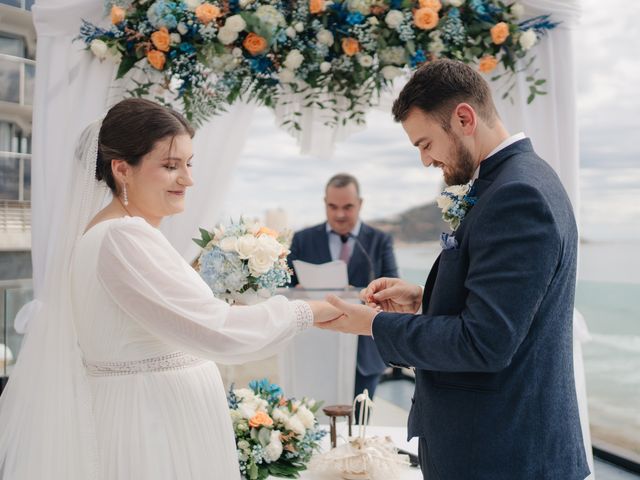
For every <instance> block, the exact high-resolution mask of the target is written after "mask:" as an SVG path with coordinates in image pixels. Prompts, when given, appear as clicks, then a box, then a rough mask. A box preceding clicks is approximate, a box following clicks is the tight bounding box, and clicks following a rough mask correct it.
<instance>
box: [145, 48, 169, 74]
mask: <svg viewBox="0 0 640 480" xmlns="http://www.w3.org/2000/svg"><path fill="white" fill-rule="evenodd" d="M147 61H148V62H149V63H150V64H151V66H152V67H153V68H155V69H156V70H162V69H163V68H164V64H165V62H166V61H167V57H165V56H164V53H162V52H160V51H158V50H149V51H148V52H147Z"/></svg>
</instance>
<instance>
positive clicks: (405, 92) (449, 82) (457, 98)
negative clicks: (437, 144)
mask: <svg viewBox="0 0 640 480" xmlns="http://www.w3.org/2000/svg"><path fill="white" fill-rule="evenodd" d="M460 103H468V104H469V105H471V106H472V107H473V108H474V109H475V110H476V112H477V113H478V115H479V116H480V117H481V118H482V119H483V120H484V121H485V122H487V123H488V124H489V125H490V126H492V125H493V123H494V121H495V119H496V118H497V117H498V113H497V112H496V107H495V105H494V103H493V98H492V97H491V91H490V90H489V85H488V84H487V82H486V81H485V80H484V78H482V76H481V75H480V74H479V73H478V72H476V71H475V70H474V69H473V68H471V67H469V66H468V65H465V64H464V63H462V62H459V61H456V60H448V59H440V60H434V61H432V62H428V63H425V64H424V65H423V66H422V67H420V68H419V69H418V70H416V72H415V73H414V74H413V77H411V79H410V80H409V81H408V82H407V84H406V85H405V86H404V88H403V89H402V91H401V92H400V95H399V96H398V98H397V99H396V101H395V102H394V103H393V109H392V112H393V117H394V119H395V121H396V122H402V121H404V120H405V119H406V118H407V116H408V115H409V111H410V110H411V109H412V108H414V107H415V108H419V109H420V110H422V111H423V112H425V113H427V114H430V115H432V116H434V117H435V118H436V119H437V120H439V121H440V123H441V124H442V128H443V129H444V130H445V131H447V132H448V131H449V130H450V128H451V127H450V123H449V122H450V120H451V114H452V112H453V110H454V108H455V107H456V105H458V104H460Z"/></svg>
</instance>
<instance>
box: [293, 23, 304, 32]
mask: <svg viewBox="0 0 640 480" xmlns="http://www.w3.org/2000/svg"><path fill="white" fill-rule="evenodd" d="M293 28H295V29H296V32H298V33H301V32H304V23H302V22H298V23H296V24H295V25H294V26H293Z"/></svg>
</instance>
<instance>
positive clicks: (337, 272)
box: [293, 260, 349, 290]
mask: <svg viewBox="0 0 640 480" xmlns="http://www.w3.org/2000/svg"><path fill="white" fill-rule="evenodd" d="M293 268H294V269H295V271H296V276H297V277H298V282H299V283H300V286H302V287H303V288H308V289H325V290H326V289H342V288H346V287H347V286H348V285H349V276H348V274H347V264H346V263H344V262H343V261H342V260H334V261H333V262H328V263H322V264H320V265H315V264H313V263H308V262H303V261H302V260H294V261H293Z"/></svg>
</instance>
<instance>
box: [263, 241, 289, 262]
mask: <svg viewBox="0 0 640 480" xmlns="http://www.w3.org/2000/svg"><path fill="white" fill-rule="evenodd" d="M258 248H260V249H261V250H264V251H265V252H267V254H268V255H269V256H270V257H271V259H272V260H273V261H274V262H275V261H277V260H278V258H280V255H281V254H282V253H284V250H285V249H284V247H283V246H282V244H281V243H280V242H278V240H276V239H275V238H273V237H271V236H269V235H260V236H259V237H258Z"/></svg>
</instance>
